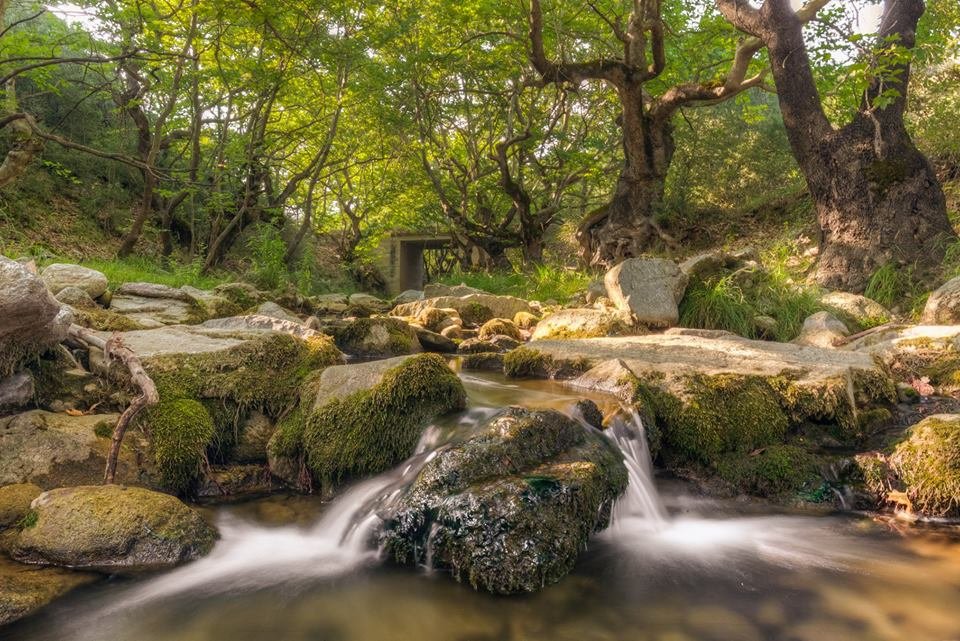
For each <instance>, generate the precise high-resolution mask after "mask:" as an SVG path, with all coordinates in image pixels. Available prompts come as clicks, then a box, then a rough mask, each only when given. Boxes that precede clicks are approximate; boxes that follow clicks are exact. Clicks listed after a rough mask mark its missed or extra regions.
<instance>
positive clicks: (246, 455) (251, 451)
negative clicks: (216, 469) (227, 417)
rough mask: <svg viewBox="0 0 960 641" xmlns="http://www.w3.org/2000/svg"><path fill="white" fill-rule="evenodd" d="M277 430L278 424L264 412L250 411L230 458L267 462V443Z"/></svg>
mask: <svg viewBox="0 0 960 641" xmlns="http://www.w3.org/2000/svg"><path fill="white" fill-rule="evenodd" d="M276 430H277V426H276V424H275V423H274V422H273V421H272V420H271V419H270V418H269V417H268V416H266V415H265V414H264V413H263V412H258V411H253V412H250V415H249V416H247V417H246V418H245V419H244V420H243V422H242V424H241V425H240V428H239V438H238V439H237V444H236V445H235V446H234V447H233V448H232V449H231V451H230V460H231V461H235V462H237V463H265V462H266V461H267V444H268V443H269V442H270V437H271V436H273V433H274V432H275V431H276Z"/></svg>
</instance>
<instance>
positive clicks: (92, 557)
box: [11, 485, 217, 573]
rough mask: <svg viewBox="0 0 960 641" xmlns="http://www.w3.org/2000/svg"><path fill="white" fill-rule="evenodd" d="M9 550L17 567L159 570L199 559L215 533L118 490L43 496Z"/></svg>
mask: <svg viewBox="0 0 960 641" xmlns="http://www.w3.org/2000/svg"><path fill="white" fill-rule="evenodd" d="M31 510H32V512H33V514H34V517H35V518H33V519H31V521H30V523H29V524H28V525H27V526H26V527H24V528H23V529H22V530H21V532H20V534H19V536H18V537H17V539H16V541H15V542H14V545H13V548H12V550H11V555H12V556H13V558H15V559H17V560H18V561H21V562H23V563H34V564H40V565H58V566H63V567H71V568H76V569H85V570H95V571H100V572H107V573H130V572H139V571H145V570H152V569H160V568H164V567H170V566H173V565H177V564H179V563H182V562H184V561H190V560H193V559H196V558H198V557H200V556H203V555H204V554H206V553H207V552H209V551H210V550H211V549H212V548H213V543H214V540H215V539H216V536H217V535H216V531H215V530H214V529H213V528H212V527H211V526H210V525H208V524H207V522H206V521H204V519H203V517H202V516H200V514H199V513H198V512H196V511H194V510H192V509H191V508H189V507H187V506H186V505H184V504H183V503H181V502H180V501H179V500H177V499H176V498H174V497H172V496H170V495H167V494H160V493H158V492H152V491H150V490H145V489H142V488H133V487H122V486H118V485H102V486H81V487H71V488H62V489H58V490H51V491H49V492H45V493H44V494H41V495H40V496H39V497H38V498H37V499H36V500H35V501H34V502H33V504H32V506H31Z"/></svg>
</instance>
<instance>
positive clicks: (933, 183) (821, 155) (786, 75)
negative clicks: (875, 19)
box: [756, 0, 955, 292]
mask: <svg viewBox="0 0 960 641" xmlns="http://www.w3.org/2000/svg"><path fill="white" fill-rule="evenodd" d="M923 9H924V4H923V2H922V0H887V1H886V2H885V5H884V15H883V19H882V21H881V28H880V33H879V37H880V40H879V42H880V43H881V44H880V45H879V46H880V47H881V48H880V49H878V54H877V55H878V56H879V57H881V58H882V57H883V56H884V54H885V52H884V50H883V47H885V46H889V45H886V44H883V43H886V42H889V41H890V40H893V41H895V42H896V43H897V45H898V46H903V47H905V48H907V49H910V48H912V47H913V45H914V41H915V33H914V32H915V29H916V25H917V21H918V20H919V18H920V15H921V14H922V13H923ZM757 19H758V22H756V25H757V31H758V35H759V36H760V37H762V39H763V40H764V42H765V43H766V45H767V48H768V51H769V54H770V61H771V68H772V70H773V78H774V81H775V82H776V85H777V96H778V99H779V101H780V110H781V112H782V114H783V121H784V126H785V127H786V129H787V136H788V138H789V140H790V145H791V148H792V149H793V153H794V156H795V157H796V159H797V162H798V164H799V165H800V168H801V170H802V171H803V174H804V177H805V178H806V181H807V186H808V188H809V190H810V194H811V196H812V197H813V201H814V204H815V205H816V209H817V217H818V220H819V223H820V228H821V234H820V261H819V264H818V267H817V281H818V282H820V283H821V284H822V285H824V286H826V287H830V288H833V289H843V290H847V291H855V292H862V291H863V290H864V289H865V288H866V286H867V283H868V282H869V280H870V277H871V275H872V274H873V273H874V272H875V271H876V270H877V269H878V268H879V267H881V266H883V265H885V264H887V263H891V262H893V263H894V264H897V265H899V266H903V267H917V268H919V269H920V270H921V273H922V271H923V270H924V269H925V268H932V267H935V266H937V265H938V264H939V263H940V262H941V260H942V259H943V256H944V251H945V248H946V245H947V243H948V242H949V240H951V239H953V238H955V234H954V232H953V229H952V227H951V225H950V221H949V220H948V218H947V213H946V201H945V198H944V194H943V190H942V188H941V187H940V183H939V181H938V180H937V177H936V174H935V173H934V170H933V168H932V166H931V165H930V163H929V162H928V161H927V159H926V158H925V157H924V156H923V154H921V153H920V151H919V150H917V148H916V146H915V145H914V144H913V141H912V140H911V139H910V135H909V134H908V133H907V130H906V128H905V127H904V124H903V112H904V109H905V108H906V95H907V85H908V83H909V78H910V66H909V64H908V63H897V64H896V65H895V66H894V69H893V72H888V73H885V74H883V76H885V77H880V74H878V77H877V78H875V79H874V80H873V84H872V85H871V86H870V87H869V88H868V89H867V91H866V94H865V96H864V100H863V103H862V105H861V106H860V110H859V112H858V114H857V115H856V116H855V117H854V119H853V120H852V121H851V122H850V123H849V124H848V125H846V126H844V127H842V128H840V129H835V128H833V127H832V126H831V124H830V121H829V120H828V119H827V116H826V114H825V112H824V111H823V107H822V103H821V99H820V95H819V92H818V91H817V87H816V83H815V81H814V78H813V73H812V70H811V65H810V60H809V57H808V55H807V51H806V46H805V44H804V41H803V33H802V26H803V25H802V22H801V20H800V18H799V17H798V16H797V14H796V13H795V12H794V10H793V9H792V7H791V6H790V4H789V3H788V2H786V0H768V2H767V3H766V4H764V9H763V10H761V11H760V13H759V14H758V15H757ZM891 89H893V90H895V93H896V94H897V95H896V97H895V98H894V99H893V100H892V101H890V102H889V104H883V103H880V102H878V101H877V98H878V97H879V96H880V95H881V94H882V93H883V92H885V91H887V92H889V90H891ZM878 105H879V106H878Z"/></svg>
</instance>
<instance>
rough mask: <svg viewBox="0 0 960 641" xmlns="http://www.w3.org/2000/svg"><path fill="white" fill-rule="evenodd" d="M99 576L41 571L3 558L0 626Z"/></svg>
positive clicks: (64, 571) (1, 560) (45, 569)
mask: <svg viewBox="0 0 960 641" xmlns="http://www.w3.org/2000/svg"><path fill="white" fill-rule="evenodd" d="M95 580H97V575H95V574H90V573H86V572H74V571H71V570H62V569H60V568H51V567H45V568H38V567H36V566H33V565H24V564H23V563H16V562H15V561H11V560H10V559H7V558H6V557H5V556H2V555H0V625H4V624H7V623H11V622H13V621H16V620H17V619H21V618H23V617H25V616H27V615H29V614H32V613H33V612H36V611H37V610H39V609H40V608H42V607H44V606H45V605H47V604H49V603H50V602H52V601H54V600H56V599H58V598H59V597H61V596H63V595H65V594H67V593H68V592H70V591H71V590H73V589H74V588H76V587H79V586H81V585H85V584H87V583H91V582H93V581H95Z"/></svg>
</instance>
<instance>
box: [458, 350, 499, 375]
mask: <svg viewBox="0 0 960 641" xmlns="http://www.w3.org/2000/svg"><path fill="white" fill-rule="evenodd" d="M460 367H462V368H463V369H465V370H479V371H487V372H502V371H503V354H500V353H499V352H477V353H475V354H464V355H463V356H461V357H460Z"/></svg>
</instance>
